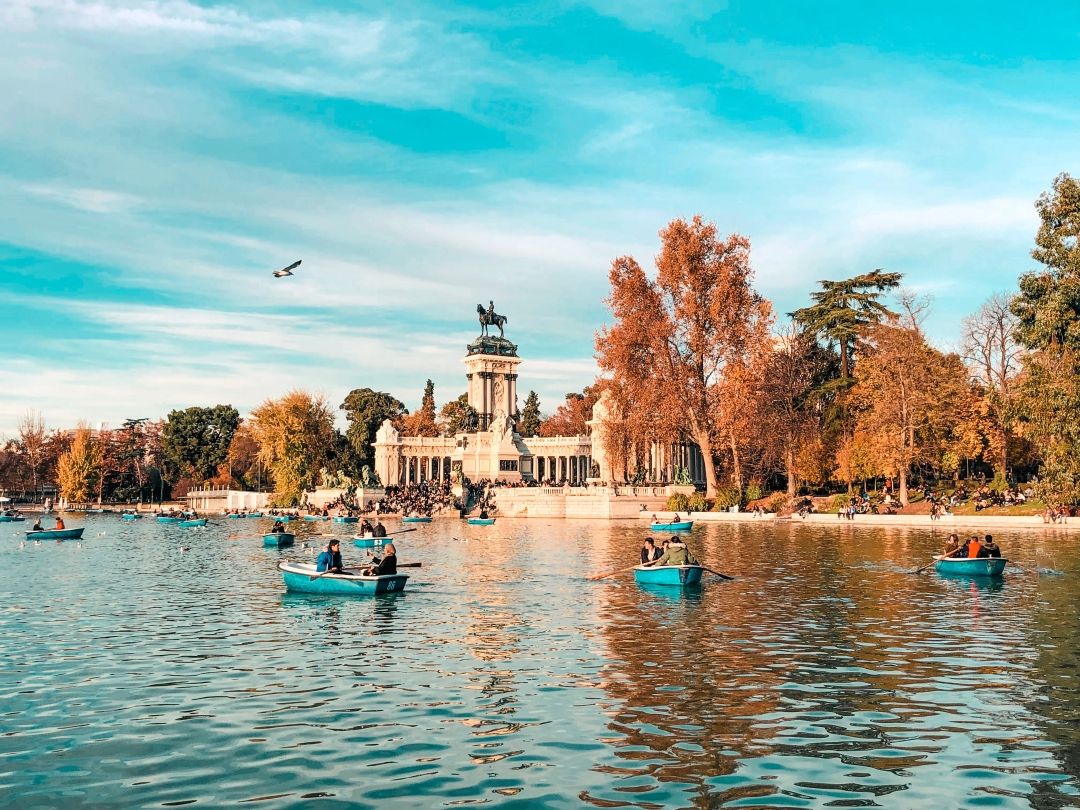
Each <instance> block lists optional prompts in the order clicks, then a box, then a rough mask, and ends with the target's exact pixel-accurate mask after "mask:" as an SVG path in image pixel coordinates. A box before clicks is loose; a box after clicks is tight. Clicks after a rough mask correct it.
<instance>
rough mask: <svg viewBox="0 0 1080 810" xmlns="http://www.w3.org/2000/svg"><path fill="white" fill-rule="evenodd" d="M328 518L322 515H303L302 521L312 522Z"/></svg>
mask: <svg viewBox="0 0 1080 810" xmlns="http://www.w3.org/2000/svg"><path fill="white" fill-rule="evenodd" d="M329 519H330V518H329V517H326V516H323V515H304V520H307V521H311V522H314V521H316V520H329Z"/></svg>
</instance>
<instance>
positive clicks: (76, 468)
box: [57, 425, 100, 503]
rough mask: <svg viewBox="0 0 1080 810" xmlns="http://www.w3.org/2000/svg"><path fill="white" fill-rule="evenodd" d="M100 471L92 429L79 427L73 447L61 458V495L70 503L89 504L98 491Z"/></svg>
mask: <svg viewBox="0 0 1080 810" xmlns="http://www.w3.org/2000/svg"><path fill="white" fill-rule="evenodd" d="M99 475H100V469H99V466H98V451H97V447H96V444H95V442H94V438H93V435H92V434H91V432H90V428H88V427H87V426H86V425H79V426H78V427H77V428H76V429H75V434H74V436H73V437H72V441H71V447H70V448H69V449H68V450H67V451H66V452H65V453H64V454H63V455H62V456H60V460H59V462H58V464H57V476H58V478H59V483H60V495H61V496H62V497H63V498H66V499H67V501H68V502H69V503H87V502H89V500H90V497H91V495H92V494H93V493H94V491H95V490H96V489H97V483H98V477H99Z"/></svg>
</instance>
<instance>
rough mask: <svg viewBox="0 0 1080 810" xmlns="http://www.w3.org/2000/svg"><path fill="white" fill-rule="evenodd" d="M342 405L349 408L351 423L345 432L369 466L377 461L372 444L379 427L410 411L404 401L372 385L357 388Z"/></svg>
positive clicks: (349, 420)
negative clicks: (372, 387) (388, 420)
mask: <svg viewBox="0 0 1080 810" xmlns="http://www.w3.org/2000/svg"><path fill="white" fill-rule="evenodd" d="M339 407H340V409H341V410H343V411H345V418H346V419H347V420H348V422H349V427H348V430H347V431H346V432H345V435H346V437H348V439H349V443H350V444H351V445H352V446H353V448H354V449H355V450H356V453H357V456H358V462H359V463H360V464H361V465H365V464H366V465H368V466H369V467H370V466H373V465H374V464H375V451H374V449H373V448H372V446H371V445H372V442H374V441H375V434H376V433H377V432H378V430H379V427H380V426H381V425H382V423H383V422H384V421H386V420H387V419H390V420H391V421H397V420H398V419H399V418H400V417H402V416H404V415H405V414H407V413H408V411H407V410H406V409H405V405H404V404H402V402H401V401H400V400H398V399H396V398H395V397H393V396H391V395H390V394H387V393H386V392H385V391H375V390H373V389H371V388H354V389H353V390H352V391H350V392H349V393H348V395H346V397H345V401H344V402H342V403H341V405H340V406H339Z"/></svg>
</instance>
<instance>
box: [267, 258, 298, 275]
mask: <svg viewBox="0 0 1080 810" xmlns="http://www.w3.org/2000/svg"><path fill="white" fill-rule="evenodd" d="M301 261H303V259H297V260H296V261H295V262H293V263H292V264H290V265H289V266H288V267H282V268H281V269H280V270H275V271H274V278H285V276H291V275H292V274H293V272H292V271H293V270H295V269H296V268H297V267H299V266H300V262H301Z"/></svg>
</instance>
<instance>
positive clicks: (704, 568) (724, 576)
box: [701, 565, 735, 579]
mask: <svg viewBox="0 0 1080 810" xmlns="http://www.w3.org/2000/svg"><path fill="white" fill-rule="evenodd" d="M701 570H702V571H708V572H709V573H710V574H716V576H718V577H720V579H735V577H733V576H729V575H728V574H721V573H720V572H719V571H713V570H712V569H711V568H706V567H705V566H704V565H703V566H701Z"/></svg>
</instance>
